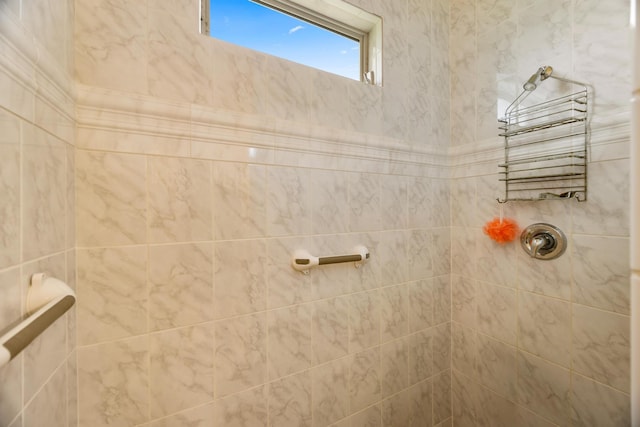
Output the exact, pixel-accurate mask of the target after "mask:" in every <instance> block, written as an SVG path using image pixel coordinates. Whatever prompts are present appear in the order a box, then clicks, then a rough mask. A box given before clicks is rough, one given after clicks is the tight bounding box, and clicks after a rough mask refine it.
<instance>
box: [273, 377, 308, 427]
mask: <svg viewBox="0 0 640 427" xmlns="http://www.w3.org/2000/svg"><path fill="white" fill-rule="evenodd" d="M311 390H312V382H311V372H310V371H306V372H303V373H300V374H298V375H293V376H290V377H286V378H283V379H281V380H278V381H275V382H272V383H270V384H269V423H270V424H271V425H273V426H279V427H280V426H282V427H311V425H312V424H311V420H312V418H311V396H312V394H311V393H312V392H311Z"/></svg>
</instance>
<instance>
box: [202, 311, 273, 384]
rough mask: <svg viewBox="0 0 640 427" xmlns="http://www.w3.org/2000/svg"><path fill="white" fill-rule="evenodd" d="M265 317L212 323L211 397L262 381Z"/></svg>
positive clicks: (265, 355) (241, 318)
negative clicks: (213, 366) (212, 364)
mask: <svg viewBox="0 0 640 427" xmlns="http://www.w3.org/2000/svg"><path fill="white" fill-rule="evenodd" d="M266 322H267V319H266V314H254V315H251V316H244V317H235V318H233V319H228V320H221V321H219V322H216V324H215V372H214V382H215V396H225V395H228V394H231V393H235V392H238V391H242V390H247V389H249V388H251V387H255V386H258V385H260V384H263V383H265V382H266V379H267V326H266Z"/></svg>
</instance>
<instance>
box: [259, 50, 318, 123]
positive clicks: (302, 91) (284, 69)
mask: <svg viewBox="0 0 640 427" xmlns="http://www.w3.org/2000/svg"><path fill="white" fill-rule="evenodd" d="M315 73H316V71H315V70H313V69H311V68H309V67H307V66H304V65H300V64H295V63H291V62H285V61H282V60H281V59H279V58H275V57H273V56H267V60H266V61H265V68H264V75H265V85H266V94H267V96H266V97H265V99H264V103H265V111H266V112H267V114H268V115H270V116H272V117H279V118H281V119H284V120H294V121H302V122H308V121H309V112H310V105H311V102H310V100H311V95H312V93H313V92H312V91H313V84H312V79H313V77H314V75H315Z"/></svg>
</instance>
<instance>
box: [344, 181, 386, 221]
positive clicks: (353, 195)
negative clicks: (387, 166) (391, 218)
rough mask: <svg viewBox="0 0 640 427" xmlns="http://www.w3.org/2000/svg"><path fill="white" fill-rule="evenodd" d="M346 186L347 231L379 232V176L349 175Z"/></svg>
mask: <svg viewBox="0 0 640 427" xmlns="http://www.w3.org/2000/svg"><path fill="white" fill-rule="evenodd" d="M348 185H349V207H350V212H349V230H350V231H377V230H380V229H381V217H380V207H381V200H380V196H381V194H380V176H379V175H373V174H365V173H362V174H349V176H348Z"/></svg>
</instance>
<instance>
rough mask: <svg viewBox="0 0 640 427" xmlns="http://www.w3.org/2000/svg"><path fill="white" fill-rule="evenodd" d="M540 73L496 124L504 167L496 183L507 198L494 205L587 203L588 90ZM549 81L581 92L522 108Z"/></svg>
mask: <svg viewBox="0 0 640 427" xmlns="http://www.w3.org/2000/svg"><path fill="white" fill-rule="evenodd" d="M552 72H553V69H552V68H551V67H549V66H544V67H541V68H540V69H539V70H538V71H537V72H536V73H535V74H534V75H532V76H531V78H530V79H529V80H528V81H527V82H526V83H525V84H524V90H523V92H522V93H520V95H519V96H518V97H517V98H516V99H515V101H513V102H512V103H511V105H509V107H508V108H507V109H506V111H505V115H504V117H503V118H501V119H499V120H498V122H499V123H500V125H499V130H500V133H499V136H502V137H504V151H505V153H504V163H501V164H499V165H498V166H499V168H500V171H499V176H500V178H499V180H500V181H503V182H504V183H505V196H504V198H503V199H501V198H498V202H500V203H506V202H508V201H532V200H560V199H572V198H575V199H576V200H578V201H579V202H582V201H586V200H587V144H588V140H589V125H588V122H589V121H588V113H589V93H588V89H587V85H586V84H584V83H580V82H577V81H574V80H569V79H565V78H562V77H556V76H553V75H552ZM548 78H552V79H555V80H558V81H559V82H562V83H566V84H568V85H570V87H572V88H574V89H573V90H575V88H579V89H577V90H575V91H573V90H572V91H571V92H570V93H569V94H567V95H562V96H559V97H557V98H553V99H550V100H546V101H543V102H539V103H536V104H534V105H529V106H526V107H525V106H523V101H524V100H525V99H526V98H527V97H528V96H529V95H530V94H531V93H532V92H533V91H534V90H535V89H536V87H537V85H538V84H539V83H540V82H542V81H544V80H546V79H548Z"/></svg>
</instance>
